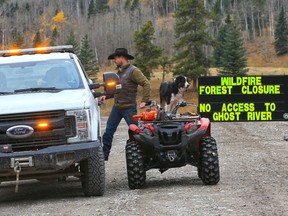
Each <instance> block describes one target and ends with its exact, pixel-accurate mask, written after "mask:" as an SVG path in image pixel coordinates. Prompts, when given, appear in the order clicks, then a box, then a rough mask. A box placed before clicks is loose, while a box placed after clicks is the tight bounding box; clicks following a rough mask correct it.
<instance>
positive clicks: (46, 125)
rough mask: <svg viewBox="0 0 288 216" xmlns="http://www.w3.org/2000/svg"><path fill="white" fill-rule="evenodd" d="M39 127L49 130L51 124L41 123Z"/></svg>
mask: <svg viewBox="0 0 288 216" xmlns="http://www.w3.org/2000/svg"><path fill="white" fill-rule="evenodd" d="M37 126H38V127H39V128H47V127H48V126H49V124H48V123H47V122H40V123H39V124H38V125H37Z"/></svg>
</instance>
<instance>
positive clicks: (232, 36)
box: [218, 21, 248, 76]
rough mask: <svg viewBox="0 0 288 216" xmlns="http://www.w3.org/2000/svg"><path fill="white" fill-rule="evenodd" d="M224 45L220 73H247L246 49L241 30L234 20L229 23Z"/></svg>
mask: <svg viewBox="0 0 288 216" xmlns="http://www.w3.org/2000/svg"><path fill="white" fill-rule="evenodd" d="M223 47H224V50H223V54H222V56H221V68H220V69H219V70H218V71H219V73H220V74H221V75H233V76H237V75H245V74H247V72H248V69H247V57H246V49H245V47H244V41H243V38H242V35H241V31H240V29H239V28H238V26H237V25H236V23H235V22H234V21H233V22H231V23H230V24H227V31H226V33H225V36H224V43H223Z"/></svg>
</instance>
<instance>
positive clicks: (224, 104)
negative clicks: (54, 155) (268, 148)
mask: <svg viewBox="0 0 288 216" xmlns="http://www.w3.org/2000/svg"><path fill="white" fill-rule="evenodd" d="M198 84H199V86H198V112H199V113H200V114H201V115H202V116H204V117H207V118H210V120H211V121H220V122H227V121H282V120H288V103H287V96H288V94H287V85H288V76H285V75H283V76H239V77H232V76H217V77H214V76H212V77H200V78H199V82H198Z"/></svg>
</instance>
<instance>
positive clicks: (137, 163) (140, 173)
mask: <svg viewBox="0 0 288 216" xmlns="http://www.w3.org/2000/svg"><path fill="white" fill-rule="evenodd" d="M126 165H127V176H128V186H129V188H130V189H139V188H142V187H143V186H144V185H145V180H146V170H145V166H144V158H143V153H142V150H141V146H140V144H138V143H137V142H127V144H126Z"/></svg>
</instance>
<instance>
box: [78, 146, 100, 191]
mask: <svg viewBox="0 0 288 216" xmlns="http://www.w3.org/2000/svg"><path fill="white" fill-rule="evenodd" d="M80 169H81V172H82V173H83V174H82V176H81V181H82V189H83V192H84V194H85V196H102V195H103V194H104V190H105V163H104V155H103V151H102V148H99V150H98V152H97V153H96V154H95V155H93V156H91V157H89V158H87V159H86V160H84V161H82V162H81V163H80Z"/></svg>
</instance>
